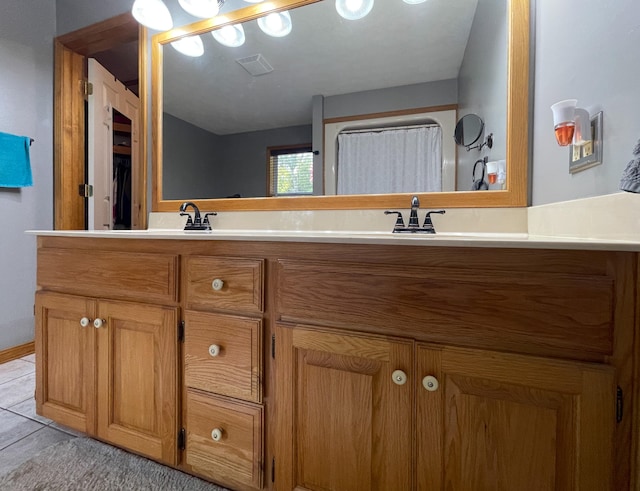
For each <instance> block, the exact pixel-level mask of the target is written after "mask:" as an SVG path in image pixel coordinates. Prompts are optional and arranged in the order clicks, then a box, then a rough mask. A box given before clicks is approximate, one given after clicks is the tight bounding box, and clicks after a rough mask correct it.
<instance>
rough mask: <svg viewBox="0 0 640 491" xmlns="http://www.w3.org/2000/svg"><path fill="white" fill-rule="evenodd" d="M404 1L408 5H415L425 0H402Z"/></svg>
mask: <svg viewBox="0 0 640 491" xmlns="http://www.w3.org/2000/svg"><path fill="white" fill-rule="evenodd" d="M402 1H403V2H404V3H408V4H409V5H417V4H419V3H424V2H426V1H427V0H402Z"/></svg>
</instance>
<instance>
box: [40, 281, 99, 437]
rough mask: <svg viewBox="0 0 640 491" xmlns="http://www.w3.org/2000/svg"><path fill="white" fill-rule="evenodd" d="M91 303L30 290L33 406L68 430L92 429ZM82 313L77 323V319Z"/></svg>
mask: <svg viewBox="0 0 640 491" xmlns="http://www.w3.org/2000/svg"><path fill="white" fill-rule="evenodd" d="M94 317H95V303H94V302H93V300H91V299H86V298H83V297H73V296H70V295H61V294H56V293H49V292H38V293H37V294H36V338H35V347H36V353H37V356H36V411H37V413H38V414H40V415H41V416H44V417H46V418H49V419H52V420H54V421H57V422H58V423H61V424H63V425H65V426H68V427H69V428H73V429H74V430H78V431H81V432H83V433H89V434H92V433H94V432H95V395H96V389H95V379H94V377H91V376H87V374H93V373H95V355H94V353H95V348H96V342H95V335H94V332H93V331H94V328H93V324H90V322H91V323H92V322H93V319H94ZM83 318H84V319H86V321H85V324H86V325H81V320H82V319H83Z"/></svg>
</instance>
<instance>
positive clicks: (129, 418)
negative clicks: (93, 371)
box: [96, 301, 178, 465]
mask: <svg viewBox="0 0 640 491" xmlns="http://www.w3.org/2000/svg"><path fill="white" fill-rule="evenodd" d="M97 315H98V319H100V321H101V322H102V326H101V327H99V328H98V329H97V330H96V332H97V338H98V341H97V345H98V346H97V351H98V362H97V365H98V368H97V369H98V379H97V380H98V402H97V404H98V429H97V434H98V436H99V437H100V438H102V439H104V440H106V441H108V442H111V443H113V444H115V445H118V446H122V447H125V448H127V449H129V450H131V451H133V452H137V453H140V454H143V455H147V456H149V457H151V458H153V459H156V460H159V461H162V462H165V463H168V464H172V465H173V464H175V463H176V440H177V432H178V429H177V395H176V390H177V376H178V375H177V374H178V366H177V324H178V313H177V309H175V308H169V307H160V306H154V305H145V304H136V303H127V302H109V301H101V302H99V304H98V314H97Z"/></svg>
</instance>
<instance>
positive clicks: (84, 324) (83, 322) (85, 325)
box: [80, 317, 91, 327]
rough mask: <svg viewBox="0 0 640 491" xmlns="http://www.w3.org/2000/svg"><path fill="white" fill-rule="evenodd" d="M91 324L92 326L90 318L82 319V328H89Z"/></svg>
mask: <svg viewBox="0 0 640 491" xmlns="http://www.w3.org/2000/svg"><path fill="white" fill-rule="evenodd" d="M89 324H91V319H89V318H88V317H83V318H82V319H80V325H81V326H82V327H87V326H88V325H89Z"/></svg>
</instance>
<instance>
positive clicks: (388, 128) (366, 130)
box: [340, 123, 440, 135]
mask: <svg viewBox="0 0 640 491" xmlns="http://www.w3.org/2000/svg"><path fill="white" fill-rule="evenodd" d="M436 126H440V125H438V124H434V123H427V124H410V125H405V126H383V127H380V128H362V129H357V130H355V129H354V130H344V131H341V132H340V133H341V134H343V135H344V134H349V133H377V132H381V131H392V130H410V129H413V128H434V127H436Z"/></svg>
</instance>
